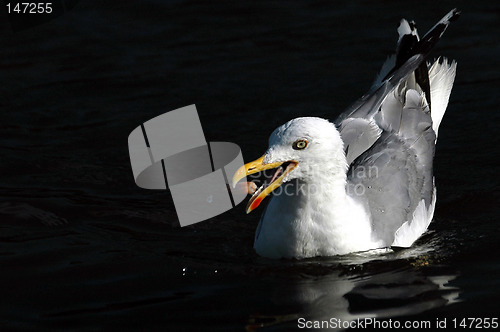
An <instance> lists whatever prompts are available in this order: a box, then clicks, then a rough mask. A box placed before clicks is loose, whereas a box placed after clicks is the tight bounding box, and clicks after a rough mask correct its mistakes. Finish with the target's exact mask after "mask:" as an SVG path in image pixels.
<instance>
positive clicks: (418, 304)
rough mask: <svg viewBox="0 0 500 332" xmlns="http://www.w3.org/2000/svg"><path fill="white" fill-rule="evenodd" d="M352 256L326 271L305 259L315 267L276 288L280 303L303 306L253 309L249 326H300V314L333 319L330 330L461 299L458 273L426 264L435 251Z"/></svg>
mask: <svg viewBox="0 0 500 332" xmlns="http://www.w3.org/2000/svg"><path fill="white" fill-rule="evenodd" d="M409 251H412V250H409ZM413 251H419V250H413ZM350 256H355V257H353V260H352V261H351V263H350V264H346V265H344V264H345V262H346V261H347V260H348V258H346V257H342V259H341V261H342V262H344V263H342V264H340V265H337V266H336V267H335V268H333V270H332V271H330V272H328V273H326V274H323V273H321V271H322V272H325V270H323V269H322V268H318V267H316V268H313V269H310V268H311V266H310V264H311V263H307V264H305V265H309V273H302V278H301V279H300V280H295V281H294V282H293V283H286V284H285V285H281V286H279V287H277V288H276V289H274V290H273V292H272V294H271V300H272V301H273V302H274V304H275V305H276V306H278V307H282V306H290V305H293V306H296V307H297V308H298V310H297V311H290V312H287V313H284V314H279V315H273V314H272V312H266V313H265V314H257V315H252V316H251V317H250V319H249V321H248V323H247V326H246V327H247V330H256V329H258V328H264V327H270V326H274V328H277V327H278V326H279V327H280V328H283V329H284V330H286V328H290V329H292V328H294V327H295V328H297V327H298V323H299V319H301V321H302V322H305V321H311V322H315V321H319V322H323V324H328V325H327V327H326V328H325V330H331V327H339V328H338V329H340V327H342V326H343V325H340V324H342V322H345V323H343V324H349V323H348V322H351V321H354V320H358V319H364V318H378V319H383V318H389V317H391V318H393V319H394V318H395V319H397V318H398V317H405V316H411V315H418V314H420V313H423V312H426V311H429V310H432V309H436V308H441V307H443V306H446V305H449V304H452V303H457V302H459V293H460V290H459V289H458V288H457V287H456V286H453V285H450V281H452V280H454V279H455V278H456V277H457V275H456V274H447V275H439V274H428V273H426V272H425V270H422V269H421V268H422V267H425V266H428V265H429V264H430V263H432V262H430V261H429V260H431V258H429V256H426V255H423V256H422V255H415V256H413V257H412V258H410V256H411V253H409V252H405V253H396V254H395V253H392V252H391V251H390V250H387V251H386V252H385V253H382V254H381V253H380V251H378V252H377V251H375V252H369V253H365V254H362V255H350ZM360 256H361V257H362V258H361V257H360ZM387 256H390V257H387ZM401 256H404V257H405V258H404V259H403V258H402V257H401ZM369 257H371V260H370V259H369ZM360 258H361V259H360ZM361 262H362V263H361ZM323 263H324V262H323ZM318 264H321V263H318ZM306 269H307V268H306ZM315 273H319V274H315ZM324 321H327V322H328V323H326V322H324ZM302 326H304V325H302ZM344 326H346V325H344ZM347 326H348V325H347Z"/></svg>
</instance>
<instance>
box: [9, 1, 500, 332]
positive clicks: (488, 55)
mask: <svg viewBox="0 0 500 332" xmlns="http://www.w3.org/2000/svg"><path fill="white" fill-rule="evenodd" d="M2 7H4V8H3V9H2V11H1V12H0V31H1V32H0V40H1V44H0V110H1V114H2V119H1V120H0V129H1V130H0V174H1V176H0V221H1V222H0V287H1V288H0V292H1V295H0V299H1V300H0V303H1V308H0V326H2V327H4V328H8V329H13V328H15V329H22V330H25V329H28V330H32V329H40V328H41V329H54V328H64V329H66V328H72V329H74V328H77V327H78V328H80V329H83V330H91V329H117V328H125V329H140V328H142V329H143V328H145V327H148V328H157V329H160V328H161V329H167V330H169V329H171V330H176V331H179V330H182V329H183V328H185V329H186V330H193V329H194V330H198V329H199V330H201V329H203V330H227V331H235V330H244V329H245V327H246V328H247V329H248V330H252V329H253V328H256V327H261V328H262V330H266V331H267V330H269V331H289V330H292V329H294V328H296V327H297V319H298V318H299V317H305V318H308V319H330V318H339V319H346V320H349V319H355V318H358V317H366V316H374V315H375V316H377V317H381V319H382V318H385V319H393V320H394V319H399V320H401V321H405V320H411V321H415V320H423V319H429V320H432V321H433V322H434V321H435V318H440V319H443V318H448V326H450V324H452V323H451V319H452V318H457V319H459V320H460V319H462V318H467V317H499V316H500V315H499V310H498V301H499V300H500V284H499V283H500V281H499V280H500V278H499V277H500V264H499V262H498V260H497V257H498V249H499V244H498V241H499V234H500V226H499V220H498V216H499V210H498V206H499V203H500V202H499V201H500V194H499V186H498V184H499V183H498V171H499V167H498V160H499V158H498V144H499V138H498V137H499V135H498V129H499V126H498V125H499V117H500V116H499V113H498V104H499V98H498V84H499V82H500V72H499V68H500V66H499V64H500V40H499V38H498V36H499V35H500V20H499V14H500V5H499V4H498V2H497V1H481V2H478V1H476V2H472V1H442V2H437V1H404V2H402V1H335V2H334V1H288V2H278V1H253V2H235V1H217V2H208V1H159V0H157V1H140V2H139V1H119V2H118V1H79V2H76V1H69V2H67V3H66V6H65V7H61V8H63V9H64V10H62V11H61V12H59V14H60V16H58V17H55V18H53V19H51V20H47V22H46V23H42V22H39V21H36V20H35V19H34V18H33V21H30V20H29V19H25V21H23V19H19V18H14V19H13V18H12V17H10V19H11V20H9V17H8V16H7V14H6V11H5V10H4V9H5V1H4V2H3V3H2ZM454 7H458V8H459V9H461V10H462V17H461V18H460V19H459V20H458V21H457V22H454V23H453V24H452V25H451V26H450V27H449V29H448V30H447V31H446V33H445V35H444V37H443V39H442V40H441V41H440V42H439V44H438V45H437V47H436V49H435V50H434V51H433V52H432V53H431V58H433V57H438V56H441V55H443V56H446V57H448V58H450V59H455V60H456V61H457V62H458V72H457V78H456V83H455V86H454V89H453V92H452V95H451V100H450V104H449V107H448V111H447V113H446V115H445V118H444V120H443V122H442V123H441V128H440V131H439V140H438V145H437V151H436V158H435V176H436V183H437V187H438V201H437V208H436V213H435V220H434V222H433V223H432V224H431V226H430V230H429V232H428V233H426V234H425V235H424V236H423V237H422V238H421V239H420V240H419V241H418V242H417V243H416V244H415V245H414V247H413V248H411V249H408V250H404V251H401V252H382V253H375V254H353V255H347V256H342V257H332V258H317V259H309V260H304V261H296V260H289V261H287V260H279V261H273V260H268V259H264V258H261V257H258V256H257V255H256V254H255V252H254V251H253V249H252V245H253V236H254V231H255V228H256V226H257V223H258V220H259V216H260V213H261V211H262V208H259V209H258V210H256V211H254V212H253V213H251V214H250V215H246V214H245V212H244V205H245V203H242V204H240V205H239V206H238V207H237V208H235V209H233V210H231V211H229V212H226V213H225V214H223V215H220V216H218V217H215V218H213V219H211V220H209V221H205V222H202V223H199V224H196V225H193V226H190V227H185V228H180V226H179V223H178V221H177V217H176V214H175V210H174V207H173V203H172V199H171V197H170V195H169V193H168V192H166V191H148V190H143V189H140V188H138V187H137V186H136V185H135V183H134V180H133V177H132V172H131V169H130V161H129V157H128V147H127V137H128V134H129V133H130V132H131V131H132V130H133V129H134V128H136V127H137V126H138V125H140V124H141V123H143V122H144V121H147V120H149V119H151V118H153V117H155V116H157V115H160V114H162V113H164V112H167V111H170V110H174V109H177V108H179V107H183V106H187V105H191V104H196V106H197V109H198V112H199V115H200V119H201V122H202V125H203V129H204V132H205V136H206V139H207V141H227V142H234V143H236V144H238V145H239V146H240V147H241V149H242V151H243V156H244V158H245V160H246V161H250V160H253V159H255V158H257V157H259V156H260V155H261V154H262V153H263V152H264V151H265V149H266V147H267V138H268V136H269V134H270V133H271V132H272V130H273V129H275V128H276V127H277V126H279V125H281V124H282V123H284V122H286V121H288V120H289V119H292V118H294V117H297V116H320V117H324V118H328V119H331V120H334V119H335V118H336V116H337V115H338V114H340V112H342V110H344V109H345V108H346V107H348V106H349V105H350V103H352V102H354V101H355V100H356V99H357V98H359V97H360V96H361V95H362V94H363V93H365V92H366V91H367V90H368V88H369V86H370V84H371V82H372V81H373V79H374V78H375V76H376V74H377V72H378V70H379V69H380V67H381V65H382V63H383V61H384V60H385V58H386V56H387V55H388V54H389V53H391V52H392V51H393V49H394V47H395V43H396V40H397V33H396V27H397V24H398V22H399V20H400V19H401V18H403V17H404V18H407V19H414V20H415V21H416V22H417V27H418V28H419V31H420V34H421V35H423V34H424V33H425V32H426V31H427V30H428V29H429V28H430V27H432V26H433V25H434V24H435V23H436V22H437V21H438V20H439V19H440V18H441V17H442V16H444V15H445V14H446V13H447V12H448V11H449V10H451V9H452V8H454ZM39 23H42V24H39Z"/></svg>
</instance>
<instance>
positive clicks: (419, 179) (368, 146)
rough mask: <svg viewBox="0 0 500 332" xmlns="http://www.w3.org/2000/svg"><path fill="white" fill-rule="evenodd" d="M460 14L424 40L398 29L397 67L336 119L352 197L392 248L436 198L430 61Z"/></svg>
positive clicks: (413, 32)
mask: <svg viewBox="0 0 500 332" xmlns="http://www.w3.org/2000/svg"><path fill="white" fill-rule="evenodd" d="M458 16H459V12H458V11H457V10H456V9H454V10H452V11H451V12H450V13H448V14H447V15H446V16H445V17H444V18H443V19H441V20H440V21H439V22H438V23H437V24H436V25H435V26H434V27H433V28H432V29H431V30H430V31H429V32H428V33H427V34H426V35H425V36H424V37H423V38H422V40H418V35H417V34H416V30H415V29H414V27H413V26H412V27H411V28H410V29H398V31H399V32H400V38H399V41H398V49H397V51H398V54H397V56H396V58H395V59H394V58H390V59H389V61H390V62H392V63H394V68H392V69H391V70H388V73H387V74H386V75H385V78H384V79H381V80H379V82H377V83H376V84H375V85H374V86H373V87H372V89H371V90H370V91H369V92H368V93H367V94H366V95H365V96H363V97H362V98H361V99H360V100H358V101H357V102H356V103H354V104H353V105H352V106H351V107H350V108H348V109H347V110H346V111H345V112H344V113H342V114H341V115H340V116H339V118H338V119H337V121H336V124H337V126H338V128H339V132H340V134H341V136H342V139H343V141H344V147H345V149H346V156H347V159H348V163H349V164H350V168H349V173H348V184H347V190H348V194H349V195H350V196H351V197H353V198H354V199H355V200H357V201H358V202H360V203H361V204H363V205H364V206H365V207H366V209H367V211H369V213H370V214H371V219H372V225H373V230H374V235H375V236H376V237H377V238H379V239H382V240H383V241H384V243H386V245H391V244H392V243H393V241H394V237H395V233H396V231H397V230H398V229H399V228H400V227H401V225H402V224H403V223H404V222H406V221H411V217H412V215H413V213H414V211H415V209H416V207H417V206H418V205H419V203H420V202H421V201H422V200H423V201H424V203H425V208H429V205H430V204H431V202H432V200H433V195H434V192H433V189H434V185H433V174H432V160H433V157H434V149H435V141H436V135H435V132H434V131H433V129H432V118H431V115H430V107H429V105H430V98H429V94H428V90H429V77H428V68H427V65H426V64H425V62H424V60H425V57H426V56H427V54H428V53H429V51H430V50H431V48H432V47H433V46H434V45H435V44H436V43H437V41H438V40H439V38H440V37H441V36H442V34H443V33H444V31H445V30H446V28H447V26H448V25H449V23H450V22H451V21H453V20H454V19H456V18H457V17H458ZM403 23H406V24H407V25H408V22H406V21H404V20H403V21H402V22H401V24H403ZM384 67H386V69H387V68H388V66H384ZM426 97H427V98H426Z"/></svg>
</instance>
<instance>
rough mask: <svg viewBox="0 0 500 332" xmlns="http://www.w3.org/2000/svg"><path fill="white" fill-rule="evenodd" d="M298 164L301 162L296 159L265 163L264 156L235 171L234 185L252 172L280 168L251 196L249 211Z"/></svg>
mask: <svg viewBox="0 0 500 332" xmlns="http://www.w3.org/2000/svg"><path fill="white" fill-rule="evenodd" d="M298 164H299V163H298V162H297V161H295V160H291V161H287V162H276V163H270V164H264V156H262V157H260V158H259V159H257V160H254V161H252V162H249V163H248V164H245V165H243V166H241V167H240V168H239V169H238V170H237V171H236V173H234V176H233V187H234V186H235V185H236V183H238V181H240V180H241V179H243V178H244V177H246V176H248V175H250V174H254V173H258V172H262V171H265V170H266V169H273V168H278V169H277V171H276V173H274V175H273V177H272V179H271V181H270V182H269V183H266V184H264V185H262V186H261V187H260V188H259V189H258V190H257V191H256V192H255V193H254V194H253V196H252V197H251V198H250V200H249V201H248V204H247V209H246V210H247V213H250V212H251V211H252V210H254V209H255V208H257V206H259V205H260V203H261V202H262V200H263V199H264V198H265V197H266V196H267V195H269V194H270V193H271V192H272V191H273V190H274V189H276V188H278V187H279V186H280V185H281V184H282V183H283V179H284V178H285V176H286V175H287V174H288V173H290V172H291V171H293V170H294V169H295V167H297V165H298Z"/></svg>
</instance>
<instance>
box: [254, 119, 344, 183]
mask: <svg viewBox="0 0 500 332" xmlns="http://www.w3.org/2000/svg"><path fill="white" fill-rule="evenodd" d="M343 147H344V143H343V141H342V139H341V137H340V134H339V132H338V131H337V129H336V128H335V125H334V124H333V123H331V122H329V121H327V120H325V119H321V118H315V117H305V118H297V119H293V120H290V121H288V122H287V123H285V124H284V125H282V126H280V127H278V128H276V130H274V132H273V133H272V134H271V136H270V137H269V148H268V150H267V151H266V153H265V154H264V163H266V164H269V163H275V162H291V161H295V162H297V166H296V168H294V170H293V171H291V172H290V173H289V174H287V176H286V177H285V178H284V179H283V182H287V181H290V180H292V179H300V180H302V181H304V182H311V181H314V179H315V178H317V177H318V176H320V174H318V173H321V172H323V171H325V170H326V169H331V168H332V167H333V168H338V169H339V171H342V173H344V174H345V171H346V170H347V163H346V160H345V155H344V149H343Z"/></svg>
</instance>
